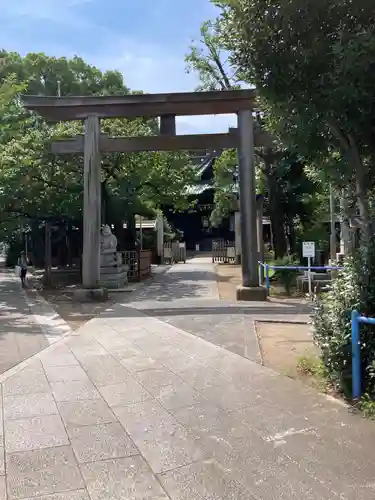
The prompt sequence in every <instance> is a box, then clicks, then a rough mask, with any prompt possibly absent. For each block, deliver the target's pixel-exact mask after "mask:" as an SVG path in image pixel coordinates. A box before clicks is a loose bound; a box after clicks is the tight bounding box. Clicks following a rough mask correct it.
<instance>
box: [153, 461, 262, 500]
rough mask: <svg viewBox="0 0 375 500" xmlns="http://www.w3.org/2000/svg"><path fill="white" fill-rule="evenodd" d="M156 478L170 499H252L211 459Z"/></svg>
mask: <svg viewBox="0 0 375 500" xmlns="http://www.w3.org/2000/svg"><path fill="white" fill-rule="evenodd" d="M159 479H160V482H161V484H162V486H163V487H164V488H165V490H166V491H167V492H168V494H169V496H170V498H173V500H192V499H194V500H256V499H255V497H253V496H252V495H251V494H250V493H249V491H248V490H247V489H246V488H245V487H244V486H243V485H242V484H241V483H239V482H238V481H236V480H234V479H233V478H232V477H231V474H230V473H228V471H227V470H226V469H225V468H224V467H222V466H221V465H220V464H218V463H217V462H216V461H215V460H212V459H211V460H206V461H203V462H198V463H193V464H190V465H187V466H185V467H180V468H178V469H176V470H171V471H169V472H165V473H163V474H160V475H159ZM262 498H264V500H266V498H267V497H262ZM267 500H268V498H267Z"/></svg>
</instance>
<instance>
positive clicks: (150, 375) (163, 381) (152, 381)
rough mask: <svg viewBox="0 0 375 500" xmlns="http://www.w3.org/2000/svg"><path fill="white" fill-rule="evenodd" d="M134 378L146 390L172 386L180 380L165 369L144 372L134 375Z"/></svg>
mask: <svg viewBox="0 0 375 500" xmlns="http://www.w3.org/2000/svg"><path fill="white" fill-rule="evenodd" d="M134 377H135V378H136V379H137V380H138V381H139V382H140V383H141V384H142V385H143V386H144V387H145V388H146V389H147V390H150V391H151V390H153V389H159V388H160V387H163V386H166V385H170V384H174V383H176V382H178V381H179V380H181V378H179V377H178V376H177V375H176V374H175V373H173V372H171V371H170V370H168V369H167V368H155V369H152V370H144V371H142V372H138V373H135V374H134Z"/></svg>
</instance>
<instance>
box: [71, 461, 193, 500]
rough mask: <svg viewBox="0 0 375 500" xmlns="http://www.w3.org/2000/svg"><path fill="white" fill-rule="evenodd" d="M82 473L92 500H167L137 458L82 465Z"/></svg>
mask: <svg viewBox="0 0 375 500" xmlns="http://www.w3.org/2000/svg"><path fill="white" fill-rule="evenodd" d="M81 470H82V474H83V477H84V479H85V482H86V485H87V489H88V492H89V494H90V498H91V500H109V499H111V500H124V499H129V500H130V499H132V500H168V497H167V495H166V494H165V492H164V491H163V489H162V487H161V486H160V484H159V482H158V481H157V479H156V478H155V476H154V475H153V474H152V472H151V470H150V468H149V467H148V465H147V464H146V462H145V461H144V460H143V458H142V457H140V456H134V457H129V458H119V459H117V460H107V461H105V462H96V463H88V464H83V465H82V466H81ZM191 500H192V499H191Z"/></svg>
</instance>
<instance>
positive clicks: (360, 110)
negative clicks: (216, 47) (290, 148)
mask: <svg viewBox="0 0 375 500" xmlns="http://www.w3.org/2000/svg"><path fill="white" fill-rule="evenodd" d="M214 3H215V4H216V5H217V6H218V7H220V8H221V15H220V20H219V24H220V27H221V39H222V43H223V46H224V47H226V49H227V50H229V51H230V57H231V64H232V65H233V66H234V67H235V68H237V69H238V70H239V71H241V72H242V73H243V74H244V75H246V79H247V80H248V81H250V82H252V83H253V84H254V85H255V86H256V88H257V91H258V93H259V96H260V99H261V103H262V106H263V108H264V110H265V111H266V112H267V113H266V115H267V116H268V118H269V120H270V126H271V127H272V129H273V130H276V131H277V132H278V133H279V134H280V136H281V137H282V139H283V140H284V141H287V142H289V143H290V142H292V143H294V144H295V145H297V146H298V148H300V151H304V152H306V153H307V154H309V155H310V156H314V155H315V158H316V157H317V155H319V154H320V155H321V157H327V156H329V155H332V153H333V151H335V150H336V151H339V153H340V155H341V158H342V160H343V162H345V163H346V165H347V167H348V168H347V172H348V173H347V179H348V180H351V178H353V183H354V184H355V193H356V195H357V201H358V206H359V209H360V213H361V215H362V216H363V218H364V222H365V227H368V220H369V210H368V200H367V194H368V187H369V186H371V180H372V177H373V159H374V152H375V135H374V118H373V117H374V111H375V110H374V107H375V101H374V99H373V88H374V83H375V69H374V65H373V60H374V56H375V41H374V37H373V26H374V15H373V8H372V5H371V4H370V3H368V2H367V1H365V0H356V1H355V2H353V1H352V0H278V1H273V0H217V1H215V2H214Z"/></svg>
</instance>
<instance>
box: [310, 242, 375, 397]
mask: <svg viewBox="0 0 375 500" xmlns="http://www.w3.org/2000/svg"><path fill="white" fill-rule="evenodd" d="M353 309H358V310H359V311H360V313H361V314H363V315H365V316H369V317H373V316H375V242H374V241H372V242H370V243H369V244H368V245H367V246H366V247H363V248H361V249H358V250H357V251H356V252H355V253H354V254H353V255H352V256H351V257H347V258H346V259H345V262H344V269H343V270H342V271H340V272H339V273H338V276H337V278H336V279H334V280H333V283H332V287H331V290H330V291H329V292H328V293H327V294H325V296H324V297H321V298H320V299H317V302H316V308H315V311H314V313H313V316H312V320H313V328H314V339H315V342H316V343H317V344H318V346H319V347H320V349H321V352H322V359H323V362H324V365H325V366H326V368H327V372H328V374H329V378H330V380H331V382H333V383H334V384H335V386H336V388H337V389H339V390H340V391H342V392H344V394H345V395H346V396H351V378H352V377H351V323H350V319H351V311H352V310H353ZM374 361H375V328H374V327H371V325H361V362H362V364H361V366H362V380H363V390H364V392H366V393H367V394H369V395H370V396H371V397H373V396H375V365H374Z"/></svg>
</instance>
